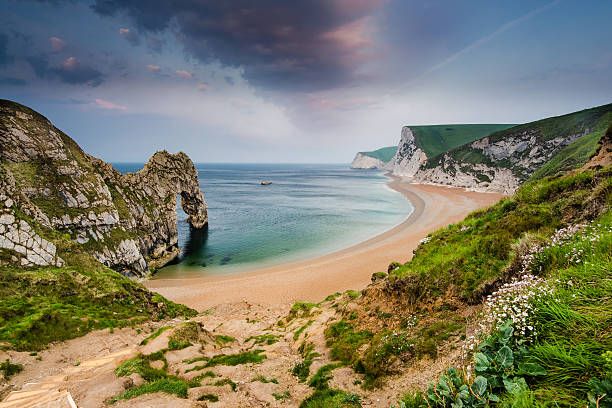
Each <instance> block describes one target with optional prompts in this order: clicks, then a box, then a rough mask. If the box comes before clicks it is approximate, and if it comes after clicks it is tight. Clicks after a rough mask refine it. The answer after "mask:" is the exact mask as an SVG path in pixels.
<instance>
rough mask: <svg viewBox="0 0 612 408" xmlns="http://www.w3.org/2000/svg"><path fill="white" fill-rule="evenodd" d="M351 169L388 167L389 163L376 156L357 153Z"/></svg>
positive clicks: (382, 168)
mask: <svg viewBox="0 0 612 408" xmlns="http://www.w3.org/2000/svg"><path fill="white" fill-rule="evenodd" d="M350 167H351V169H381V170H384V169H385V168H386V167H387V163H385V162H383V161H382V160H380V159H377V158H376V157H371V156H368V155H365V154H363V153H357V154H356V155H355V158H354V159H353V161H352V162H351V166H350Z"/></svg>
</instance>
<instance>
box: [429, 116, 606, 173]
mask: <svg viewBox="0 0 612 408" xmlns="http://www.w3.org/2000/svg"><path fill="white" fill-rule="evenodd" d="M610 112H612V104H608V105H602V106H598V107H595V108H591V109H585V110H582V111H578V112H573V113H569V114H567V115H561V116H555V117H551V118H547V119H542V120H538V121H535V122H530V123H525V124H522V125H518V126H513V127H511V128H509V129H505V130H501V131H498V132H495V133H492V134H490V135H488V136H487V139H488V145H489V146H490V145H494V144H496V143H498V142H503V141H518V142H523V141H525V140H527V139H529V138H531V137H534V138H535V139H536V143H539V144H542V143H544V142H550V141H552V140H553V139H557V138H571V137H572V136H575V137H576V138H579V137H583V136H584V135H588V134H590V133H592V132H596V131H598V130H600V129H602V128H603V129H605V128H607V127H608V126H609V125H610V123H611V122H610V120H611V119H612V117H611V116H610ZM595 138H596V136H593V137H592V139H588V138H587V139H585V140H582V141H581V142H579V143H578V145H576V146H574V149H575V150H580V151H582V150H585V151H586V150H588V149H589V147H592V146H593V143H596V141H594V140H593V139H595ZM581 145H582V146H583V148H582V149H579V148H578V146H581ZM530 153H531V150H530V149H526V150H522V151H521V150H517V151H514V152H513V153H512V154H510V155H509V157H507V158H505V159H499V160H496V161H493V159H492V158H491V157H490V156H489V155H488V154H487V153H486V152H484V151H483V149H482V148H480V147H476V146H474V144H472V143H467V144H463V145H462V146H459V147H455V148H453V149H451V150H449V151H448V156H449V157H450V158H451V159H452V160H453V161H454V162H456V163H457V165H458V166H461V169H462V170H464V171H467V168H466V165H467V166H468V167H469V166H474V165H478V164H484V165H487V166H492V167H494V168H497V169H499V168H507V169H510V170H511V171H512V172H513V173H514V174H515V175H516V176H518V177H519V179H520V180H521V181H525V180H527V179H528V178H529V177H530V176H531V173H532V172H533V168H532V167H533V166H534V165H535V164H530V165H529V166H528V167H524V165H523V164H522V163H523V161H525V160H527V161H529V158H528V157H523V156H528V155H529V154H530ZM559 154H560V153H559ZM563 155H564V156H571V155H572V153H571V150H566V151H565V153H563ZM514 156H516V157H514ZM578 156H579V160H585V161H586V160H587V159H588V158H589V157H590V155H589V154H588V153H586V152H581V153H579V154H578ZM561 157H563V156H561ZM579 160H575V162H576V163H577V162H578V161H579ZM445 161H446V159H445V157H444V156H438V157H432V156H429V159H428V160H427V163H426V164H425V168H428V169H431V168H435V167H439V168H440V167H442V168H444V167H445ZM561 161H563V160H561ZM544 164H545V163H541V164H540V165H544ZM571 166H572V164H571V160H570V162H567V165H566V166H563V168H564V169H569V168H571ZM555 167H556V165H555V164H551V165H550V166H549V170H548V171H547V172H554V168H555ZM561 169H562V168H561V167H560V168H559V170H561ZM478 171H479V170H478V169H476V168H474V169H473V170H470V172H472V173H478ZM480 172H482V171H480ZM543 172H546V170H543ZM540 174H541V175H543V174H542V173H540Z"/></svg>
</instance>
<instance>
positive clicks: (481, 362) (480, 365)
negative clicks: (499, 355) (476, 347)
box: [474, 353, 491, 371]
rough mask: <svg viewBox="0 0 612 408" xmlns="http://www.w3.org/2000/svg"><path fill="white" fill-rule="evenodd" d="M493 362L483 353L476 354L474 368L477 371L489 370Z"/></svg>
mask: <svg viewBox="0 0 612 408" xmlns="http://www.w3.org/2000/svg"><path fill="white" fill-rule="evenodd" d="M490 364H491V362H490V361H489V359H488V358H487V356H485V355H484V354H483V353H475V354H474V368H476V371H487V369H488V368H489V365H490Z"/></svg>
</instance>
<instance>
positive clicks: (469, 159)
mask: <svg viewBox="0 0 612 408" xmlns="http://www.w3.org/2000/svg"><path fill="white" fill-rule="evenodd" d="M609 112H612V105H604V106H600V107H597V108H593V109H587V110H585V111H580V112H576V113H573V114H569V115H564V116H559V117H555V118H549V119H544V120H541V121H537V122H532V123H528V124H525V125H520V126H515V127H512V128H509V129H507V130H502V131H498V132H495V133H493V134H491V135H489V136H486V137H484V138H482V139H479V140H476V141H474V142H471V143H468V144H465V145H463V146H460V147H457V148H454V149H452V150H449V151H447V152H445V153H443V154H440V155H438V156H435V157H427V156H426V154H425V153H424V152H423V151H422V150H421V149H420V148H419V147H418V146H417V144H416V143H415V138H414V135H413V132H412V131H411V129H410V128H407V127H404V128H403V129H402V137H401V140H400V144H399V146H398V149H397V154H396V155H395V157H394V158H393V160H392V161H391V162H390V163H389V164H390V165H391V171H392V173H393V174H395V175H398V176H404V177H410V178H411V179H412V180H413V181H414V182H415V183H431V184H440V185H449V186H454V187H463V188H468V189H472V190H476V191H485V192H496V193H503V194H512V193H513V192H514V191H516V189H517V188H518V187H519V185H520V184H521V183H523V182H524V181H525V180H527V179H528V178H529V177H530V176H531V175H532V174H533V173H534V172H535V171H536V170H537V169H538V168H540V167H541V166H542V165H543V164H545V163H546V162H547V161H548V160H550V159H551V158H552V157H553V156H554V155H555V154H557V153H558V152H560V151H561V150H562V149H564V148H565V147H567V146H569V145H570V144H572V143H573V142H574V141H576V140H577V139H579V138H580V137H582V136H585V135H587V134H590V133H591V132H593V131H594V130H595V129H597V128H600V127H601V126H607V124H608V122H609V121H610V118H611V116H610V113H609ZM604 122H605V123H604Z"/></svg>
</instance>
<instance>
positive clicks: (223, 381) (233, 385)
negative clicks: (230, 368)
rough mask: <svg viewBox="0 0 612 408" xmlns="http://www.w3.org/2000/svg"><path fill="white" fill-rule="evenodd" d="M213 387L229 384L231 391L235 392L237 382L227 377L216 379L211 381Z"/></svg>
mask: <svg viewBox="0 0 612 408" xmlns="http://www.w3.org/2000/svg"><path fill="white" fill-rule="evenodd" d="M213 385H214V386H215V387H223V386H224V385H229V386H230V387H231V389H232V391H234V392H236V390H237V388H238V384H236V383H235V382H233V381H232V380H230V379H229V378H223V379H221V380H217V381H215V382H214V383H213Z"/></svg>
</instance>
